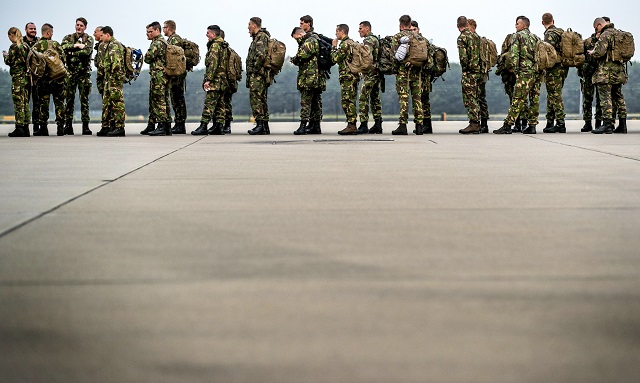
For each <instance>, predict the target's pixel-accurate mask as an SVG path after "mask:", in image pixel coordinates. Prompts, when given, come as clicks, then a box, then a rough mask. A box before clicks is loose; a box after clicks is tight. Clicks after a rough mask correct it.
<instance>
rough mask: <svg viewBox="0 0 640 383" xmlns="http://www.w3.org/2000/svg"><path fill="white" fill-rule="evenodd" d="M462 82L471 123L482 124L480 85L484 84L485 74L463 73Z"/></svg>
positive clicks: (464, 99)
mask: <svg viewBox="0 0 640 383" xmlns="http://www.w3.org/2000/svg"><path fill="white" fill-rule="evenodd" d="M460 82H461V84H462V101H463V102H464V107H465V108H466V109H467V116H468V117H469V121H477V122H480V85H481V84H482V83H483V82H484V74H480V73H467V72H463V73H462V79H461V81H460Z"/></svg>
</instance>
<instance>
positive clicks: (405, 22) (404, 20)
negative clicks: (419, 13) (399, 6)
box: [398, 15, 411, 29]
mask: <svg viewBox="0 0 640 383" xmlns="http://www.w3.org/2000/svg"><path fill="white" fill-rule="evenodd" d="M398 21H399V22H400V25H402V26H403V27H405V28H407V29H409V28H411V16H409V15H402V16H400V19H399V20H398Z"/></svg>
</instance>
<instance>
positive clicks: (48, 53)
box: [42, 41, 67, 80]
mask: <svg viewBox="0 0 640 383" xmlns="http://www.w3.org/2000/svg"><path fill="white" fill-rule="evenodd" d="M42 56H43V57H44V60H45V62H46V63H47V73H48V74H49V77H50V78H51V79H52V80H60V79H62V78H64V77H65V76H66V75H67V68H66V67H65V66H64V62H63V61H62V58H60V54H59V53H58V51H57V50H55V48H52V47H51V43H50V42H49V41H47V50H45V51H44V53H42Z"/></svg>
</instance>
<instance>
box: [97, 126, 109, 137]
mask: <svg viewBox="0 0 640 383" xmlns="http://www.w3.org/2000/svg"><path fill="white" fill-rule="evenodd" d="M111 130H112V129H111V128H109V127H108V126H103V127H102V128H101V129H100V130H99V131H98V132H97V133H96V136H98V137H106V136H107V134H109V131H111Z"/></svg>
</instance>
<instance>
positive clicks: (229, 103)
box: [220, 29, 269, 134]
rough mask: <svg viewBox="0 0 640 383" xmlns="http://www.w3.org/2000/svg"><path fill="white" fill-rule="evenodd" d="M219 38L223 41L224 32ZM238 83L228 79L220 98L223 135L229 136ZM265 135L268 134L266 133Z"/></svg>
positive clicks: (238, 80) (238, 81)
mask: <svg viewBox="0 0 640 383" xmlns="http://www.w3.org/2000/svg"><path fill="white" fill-rule="evenodd" d="M220 37H222V39H223V40H224V38H225V37H224V31H223V30H222V29H221V30H220ZM229 49H231V48H229ZM229 55H231V51H229ZM229 60H231V57H229ZM230 64H231V63H230ZM239 83H240V79H237V80H235V81H233V80H232V79H231V78H230V77H229V78H228V79H227V90H225V91H224V96H223V97H222V103H223V106H224V126H223V127H222V132H223V133H224V134H231V121H233V95H234V94H236V93H238V84H239ZM267 129H268V126H267ZM267 134H269V133H268V132H267Z"/></svg>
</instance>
